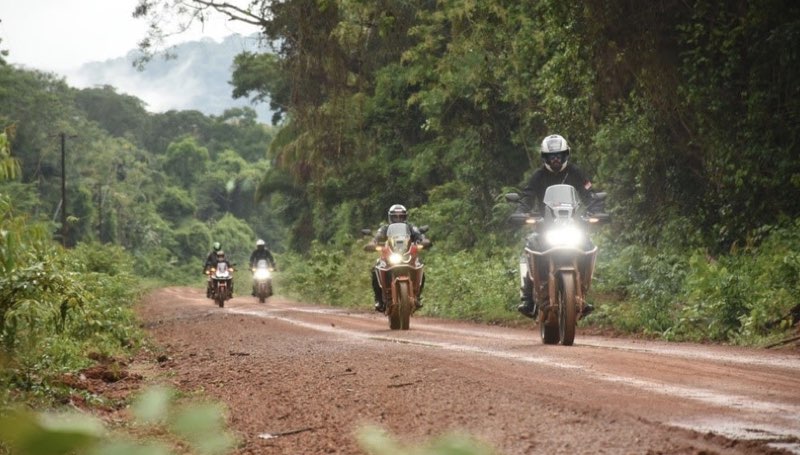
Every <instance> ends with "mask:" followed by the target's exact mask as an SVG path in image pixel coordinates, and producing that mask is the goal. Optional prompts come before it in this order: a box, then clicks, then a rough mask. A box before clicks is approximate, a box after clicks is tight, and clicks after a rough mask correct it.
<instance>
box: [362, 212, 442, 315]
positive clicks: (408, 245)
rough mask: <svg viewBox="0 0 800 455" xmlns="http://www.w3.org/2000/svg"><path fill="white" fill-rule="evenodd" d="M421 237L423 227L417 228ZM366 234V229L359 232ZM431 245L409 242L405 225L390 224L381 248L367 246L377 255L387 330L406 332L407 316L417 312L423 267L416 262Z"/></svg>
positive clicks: (377, 271) (428, 243)
mask: <svg viewBox="0 0 800 455" xmlns="http://www.w3.org/2000/svg"><path fill="white" fill-rule="evenodd" d="M419 230H420V232H421V233H424V232H426V231H427V230H428V227H427V226H422V227H420V228H419ZM362 232H363V233H364V234H369V233H370V231H369V229H366V230H364V231H362ZM430 246H431V242H430V240H428V239H424V240H422V241H420V242H414V241H412V240H411V227H410V226H409V225H408V224H406V223H392V224H390V225H389V226H388V228H387V230H386V242H385V243H384V244H383V245H378V246H369V245H368V246H367V247H366V248H368V249H369V251H378V252H379V253H380V255H381V256H380V258H379V259H378V261H377V263H376V265H375V270H376V273H377V274H378V283H379V284H380V287H381V289H382V291H383V299H384V300H383V301H384V302H386V308H385V310H384V313H385V314H386V315H387V316H388V317H389V328H390V329H392V330H408V329H409V324H410V319H411V315H412V314H413V313H414V312H415V311H416V310H417V308H419V292H420V286H421V285H422V280H423V276H424V275H423V274H424V268H425V266H424V264H422V262H421V261H420V260H419V252H420V251H422V250H423V249H426V248H430Z"/></svg>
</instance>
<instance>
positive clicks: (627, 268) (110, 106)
mask: <svg viewBox="0 0 800 455" xmlns="http://www.w3.org/2000/svg"><path fill="white" fill-rule="evenodd" d="M169 4H171V2H168V1H167V0H155V1H149V0H148V1H145V0H143V1H142V2H141V3H140V5H139V6H138V8H137V10H136V14H137V15H138V16H139V17H141V18H142V19H144V20H150V21H154V23H161V24H163V22H159V20H160V19H161V17H160V16H159V15H160V14H162V13H164V12H165V11H168V9H163V8H161V6H165V5H167V6H168V5H169ZM183 4H184V5H183V6H184V8H182V9H181V10H180V11H177V10H176V11H175V12H180V13H181V14H183V17H184V18H189V17H191V16H192V15H194V17H195V19H199V18H202V17H203V15H207V14H220V12H222V13H224V14H228V15H230V16H232V17H234V18H238V19H239V20H246V21H249V22H251V23H254V24H257V25H258V26H259V27H260V30H261V32H262V35H263V38H264V40H265V42H269V43H275V44H274V49H273V50H272V51H271V52H264V53H251V52H246V53H243V54H241V55H239V56H238V57H237V59H236V64H235V68H234V69H233V72H232V74H231V81H232V92H233V95H235V96H237V97H247V98H251V99H253V100H256V101H259V102H265V103H266V102H268V103H270V106H271V109H272V110H273V111H274V112H276V114H275V117H274V119H273V120H274V125H271V126H267V125H262V124H259V123H258V122H257V121H256V120H255V114H254V112H253V111H252V110H250V109H234V110H230V111H227V112H225V113H224V114H223V115H221V116H207V115H203V114H202V113H199V112H196V111H180V112H178V111H171V112H166V113H161V114H152V113H148V112H147V111H146V109H145V106H144V105H143V103H142V101H141V100H139V99H137V98H135V97H133V96H130V95H126V94H122V93H117V91H116V90H115V89H114V88H113V87H95V88H89V89H75V88H72V87H69V86H68V85H67V84H66V83H65V82H64V81H63V80H62V79H59V78H58V77H56V76H55V75H52V74H45V73H41V72H37V71H30V70H24V69H19V68H15V67H13V66H11V65H8V64H6V63H5V62H3V61H2V59H1V57H0V126H2V127H3V129H4V132H3V133H2V135H0V152H2V155H1V156H0V272H2V273H0V329H1V330H2V332H1V333H0V341H1V342H2V345H3V349H4V351H3V352H4V353H5V354H4V356H3V359H4V360H3V361H4V362H5V365H6V366H8V368H4V373H3V374H4V377H3V381H4V382H5V383H6V384H13V386H14V388H13V389H7V388H2V390H3V392H2V393H4V394H7V393H27V394H32V395H34V396H36V395H37V394H41V395H42V396H51V395H52V394H53V393H55V392H54V391H52V390H45V389H47V387H49V386H48V384H49V383H48V381H47V377H46V376H47V375H50V376H56V375H58V374H59V373H61V372H64V371H72V370H74V369H75V368H79V367H80V366H81V365H85V364H86V363H87V362H89V359H88V358H87V357H85V356H84V355H82V354H80V353H83V352H86V350H87V349H88V350H89V351H92V352H94V353H95V354H97V355H113V354H114V353H115V352H118V351H125V350H127V349H130V348H131V347H133V346H134V345H135V344H136V343H137V340H138V339H139V338H138V336H137V334H136V330H137V329H135V327H136V326H135V323H134V322H133V316H132V311H131V302H133V301H135V299H136V293H137V292H138V291H140V290H141V289H142V285H141V284H140V283H141V282H143V281H145V282H147V280H158V282H160V283H163V282H169V283H192V284H195V285H198V286H199V285H201V284H202V278H199V272H200V270H201V265H202V260H203V258H204V256H205V254H206V253H207V252H208V250H209V248H210V245H211V242H213V241H215V240H219V241H221V242H222V243H223V247H224V249H225V250H226V252H228V253H229V255H230V256H232V257H233V258H234V261H235V262H239V263H242V262H244V261H246V259H247V256H248V254H249V252H250V250H251V249H252V246H253V243H254V240H255V239H256V238H259V237H261V238H264V239H265V240H266V241H267V243H268V244H269V245H270V246H271V247H272V249H273V250H274V251H275V253H276V257H277V260H278V265H279V270H280V272H281V274H282V276H281V277H280V280H281V281H280V282H279V283H278V286H279V287H282V290H281V291H279V292H280V293H282V294H291V295H296V296H301V297H303V298H306V299H312V300H313V301H317V302H324V303H330V304H334V305H359V306H363V307H368V306H371V304H372V302H371V291H370V286H369V277H368V271H369V268H370V266H371V263H372V261H373V259H374V258H373V257H371V256H370V255H369V254H367V253H364V252H362V250H361V246H362V244H363V242H364V239H363V238H362V237H360V236H359V233H358V232H359V230H360V229H361V228H365V227H376V226H377V225H378V224H380V223H381V222H382V221H384V220H385V215H386V210H387V209H388V207H389V206H390V205H391V204H394V203H402V204H404V205H406V206H407V207H410V208H411V220H412V221H413V222H415V223H416V224H418V225H423V224H427V225H429V226H430V227H431V230H430V232H429V236H430V237H431V239H432V240H433V241H434V245H435V246H434V248H433V249H432V250H431V251H429V252H427V255H426V258H425V260H426V264H427V265H428V268H427V270H428V284H427V285H426V289H425V297H426V306H425V308H424V310H423V311H424V312H426V313H427V314H435V315H443V316H448V317H459V318H465V319H474V320H483V321H502V320H511V319H517V318H519V317H520V316H517V314H516V312H515V311H514V308H515V307H516V304H517V299H518V292H517V278H516V270H517V256H518V252H519V247H520V244H521V239H522V236H523V235H524V232H522V231H521V230H520V229H519V227H517V226H513V225H511V224H509V223H508V221H507V218H508V215H509V213H510V212H511V211H512V210H513V207H511V206H509V205H508V204H507V203H506V202H504V199H503V197H502V195H503V194H504V193H505V192H507V191H510V190H513V189H515V188H519V187H520V185H521V184H522V183H523V182H524V181H525V179H526V178H527V177H528V176H529V175H530V174H531V172H532V171H533V170H534V169H535V168H536V167H537V166H539V161H538V146H539V143H540V142H541V139H542V138H543V137H544V136H545V135H547V134H551V133H558V134H561V135H563V136H565V137H566V138H567V139H568V140H569V141H570V143H571V144H572V147H573V156H572V159H573V160H574V161H575V162H577V163H578V164H579V165H580V166H581V167H582V168H583V169H585V170H587V171H588V172H589V173H590V174H591V175H593V181H594V183H595V187H596V188H598V189H600V190H604V191H607V192H608V194H609V198H608V204H607V208H608V209H609V211H610V213H611V214H612V216H613V223H612V224H611V225H610V226H607V227H604V228H602V229H601V230H599V231H598V232H597V233H596V237H595V240H596V242H597V243H598V244H599V246H600V248H601V252H600V256H599V259H598V266H597V267H598V269H597V272H596V277H595V282H594V291H593V293H592V294H591V295H590V298H591V300H593V302H594V303H595V305H596V307H597V310H596V311H595V313H594V314H593V315H592V316H590V318H589V319H588V321H587V323H588V324H594V325H598V326H603V327H610V328H613V329H616V330H621V331H625V332H632V333H639V334H646V335H648V336H657V337H663V338H666V339H674V340H704V341H717V342H730V343H746V344H760V343H766V342H768V341H774V340H776V339H780V338H782V337H785V336H786V333H787V331H788V330H790V329H791V326H792V324H794V323H796V322H797V321H796V314H795V320H793V309H794V311H795V312H796V311H797V297H796V296H797V295H798V293H799V292H800V153H798V152H799V151H800V150H798V139H799V137H798V134H799V133H800V121H799V118H800V104H799V103H800V85H798V84H797V81H798V80H800V51H798V49H800V5H799V4H796V3H795V2H793V1H789V0H783V1H781V0H762V1H756V2H751V1H744V0H740V1H730V2H712V1H707V0H694V1H688V2H687V1H677V0H662V1H656V2H650V3H648V4H647V5H646V6H645V5H644V4H642V3H641V2H635V1H630V0H610V1H607V0H603V1H600V0H586V1H581V2H563V1H559V0H537V1H529V2H519V1H507V0H484V1H470V0H452V1H433V0H404V1H389V0H379V1H361V0H316V1H312V0H285V1H280V2H276V1H266V0H262V1H255V2H248V5H249V6H248V7H242V8H240V9H238V10H237V9H232V8H231V7H230V6H226V5H228V4H222V3H217V2H214V1H210V2H206V1H204V2H199V1H192V0H187V1H185V2H183ZM247 8H249V9H247ZM152 30H153V32H154V35H153V36H151V37H148V39H147V40H145V41H144V48H143V49H144V50H145V51H149V52H156V51H158V33H159V31H163V30H159V29H158V28H153V29H152ZM9 51H10V52H13V49H11V50H9ZM62 138H63V144H64V151H65V157H66V160H65V163H64V169H65V171H66V175H65V181H66V201H67V205H66V214H67V218H66V220H67V223H66V226H62V224H61V214H62V212H61V210H63V208H62V207H61V206H60V202H61V187H60V185H61V153H62V149H61V144H62V142H61V141H62ZM63 233H66V235H62V234H63ZM62 245H63V246H62ZM240 280H243V281H244V282H245V283H246V282H247V281H246V280H248V277H247V276H246V275H242V276H240ZM284 291H285V292H284ZM88 347H91V348H90V349H89V348H88ZM44 372H47V374H45V373H44ZM8 390H17V391H23V392H8ZM2 398H3V400H7V399H9V397H8V396H5V397H2Z"/></svg>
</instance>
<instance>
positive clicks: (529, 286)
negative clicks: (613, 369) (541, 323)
mask: <svg viewBox="0 0 800 455" xmlns="http://www.w3.org/2000/svg"><path fill="white" fill-rule="evenodd" d="M570 152H571V148H570V146H569V144H568V143H567V140H566V139H564V138H563V137H562V136H559V135H558V134H552V135H550V136H547V137H545V138H544V140H542V145H541V148H540V152H539V155H540V156H541V159H542V167H540V168H539V169H537V170H536V171H534V173H533V175H532V176H531V178H530V179H529V180H528V182H527V185H525V188H523V190H522V191H521V196H522V204H521V205H520V209H521V210H523V211H525V212H531V211H533V212H536V211H539V210H541V209H543V208H544V193H545V191H546V190H547V188H548V187H549V186H551V185H557V184H566V185H571V186H572V187H573V188H575V190H576V191H577V192H578V196H579V197H580V198H581V201H582V203H583V204H584V205H586V206H588V207H589V208H590V209H592V210H593V211H595V212H597V211H602V208H601V207H598V206H597V205H598V204H594V207H593V204H592V202H593V199H594V196H593V195H594V193H593V192H592V182H591V181H590V180H589V178H588V177H587V176H586V174H584V172H583V171H582V170H581V169H580V168H579V167H578V166H576V165H575V164H574V163H571V162H569V156H570ZM533 237H534V242H533V243H534V245H532V246H533V247H534V249H537V247H538V246H539V245H538V241H537V240H538V236H537V235H536V234H534V236H533ZM592 248H594V246H593V245H592V242H591V240H588V237H587V244H586V245H584V249H585V250H590V249H592ZM536 269H537V270H538V273H539V276H540V277H541V280H540V282H541V283H543V285H542V289H537V290H536V292H535V294H536V295H535V299H534V289H533V283H532V282H531V280H530V278H529V277H528V276H527V275H526V276H525V277H524V278H523V286H522V288H521V294H520V300H521V301H522V303H521V304H520V305H519V306H518V307H517V310H518V311H519V312H520V313H522V314H523V315H525V316H527V317H529V318H535V317H536V313H537V311H538V309H539V308H542V307H543V305H544V304H545V303H546V301H547V299H548V295H547V289H546V287H545V286H544V284H545V283H546V282H547V270H545V267H544V266H542V267H538V266H537V267H536ZM585 308H586V309H585V311H584V314H588V313H590V312H591V310H592V308H591V306H590V305H588V304H587V305H586V307H585Z"/></svg>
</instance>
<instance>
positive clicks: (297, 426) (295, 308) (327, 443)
mask: <svg viewBox="0 0 800 455" xmlns="http://www.w3.org/2000/svg"><path fill="white" fill-rule="evenodd" d="M138 311H139V314H140V316H141V318H142V320H143V322H144V324H145V327H146V328H147V329H148V331H149V332H150V333H151V335H152V337H153V340H154V341H155V343H156V344H157V345H159V346H160V349H162V350H163V354H165V355H166V356H167V358H168V360H166V361H164V362H162V363H161V364H160V365H161V368H160V373H161V374H159V375H158V376H159V378H155V379H156V380H161V381H162V382H166V383H168V384H170V385H173V386H175V387H177V388H179V389H181V390H184V391H187V392H202V394H204V395H206V396H208V397H210V398H212V399H215V400H218V401H220V402H222V403H224V404H225V405H226V406H227V409H228V415H227V417H228V423H229V425H230V428H231V429H232V431H233V432H234V433H235V434H236V436H237V437H238V438H239V441H240V443H239V445H238V446H237V448H236V453H239V454H328V453H333V454H363V453H365V452H364V451H363V450H362V448H361V447H360V446H359V444H358V441H357V439H356V437H355V432H356V430H357V429H359V428H361V427H362V426H364V425H376V426H379V427H381V428H383V429H385V430H387V431H388V432H389V433H390V434H391V435H393V436H394V437H396V438H397V439H399V440H400V441H401V442H402V443H404V444H411V445H414V444H422V443H424V442H427V441H430V440H431V439H434V438H436V437H438V436H440V435H442V434H446V433H451V432H466V433H469V434H470V435H472V436H473V437H475V438H476V439H478V440H480V441H483V442H485V443H486V444H488V445H490V446H491V447H494V448H495V449H496V451H497V453H499V454H532V453H543V454H601V453H604V454H712V453H718V454H768V453H776V454H777V453H795V454H800V352H799V351H798V349H797V348H796V347H792V348H786V349H780V350H759V349H745V348H736V347H725V346H705V345H695V344H674V343H662V342H654V341H641V340H632V339H620V338H604V337H598V336H588V335H584V334H581V333H579V334H578V335H577V336H576V339H575V345H574V346H571V347H564V346H546V345H543V344H542V343H541V341H540V340H539V332H538V329H537V328H536V327H535V326H534V325H533V324H531V325H530V326H528V327H524V328H507V327H496V326H487V325H481V324H473V323H467V322H452V321H445V320H439V319H432V318H425V317H418V316H414V317H412V320H411V330H408V331H392V330H389V325H388V321H387V320H386V317H385V316H382V315H380V314H377V313H375V312H368V311H365V310H364V311H362V310H347V309H341V308H332V307H324V306H315V305H310V304H304V303H298V302H294V301H290V300H287V299H283V298H281V297H280V296H275V297H271V298H269V299H268V300H267V301H266V303H264V304H260V303H258V302H257V300H256V299H255V298H254V297H249V296H247V297H237V298H235V299H233V300H231V301H228V302H226V305H225V308H218V307H216V306H215V305H214V304H213V302H212V301H211V300H209V299H207V298H205V296H204V292H203V291H202V290H200V289H193V288H177V287H176V288H167V289H161V290H158V291H155V292H153V293H151V294H150V295H149V296H148V297H147V298H146V299H145V300H144V302H143V303H142V304H141V305H140V306H139V307H138Z"/></svg>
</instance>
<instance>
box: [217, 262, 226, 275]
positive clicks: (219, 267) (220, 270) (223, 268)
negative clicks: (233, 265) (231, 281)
mask: <svg viewBox="0 0 800 455" xmlns="http://www.w3.org/2000/svg"><path fill="white" fill-rule="evenodd" d="M226 273H228V264H226V263H224V262H220V263H218V264H217V275H224V274H226Z"/></svg>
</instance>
